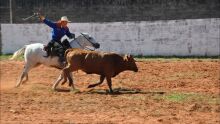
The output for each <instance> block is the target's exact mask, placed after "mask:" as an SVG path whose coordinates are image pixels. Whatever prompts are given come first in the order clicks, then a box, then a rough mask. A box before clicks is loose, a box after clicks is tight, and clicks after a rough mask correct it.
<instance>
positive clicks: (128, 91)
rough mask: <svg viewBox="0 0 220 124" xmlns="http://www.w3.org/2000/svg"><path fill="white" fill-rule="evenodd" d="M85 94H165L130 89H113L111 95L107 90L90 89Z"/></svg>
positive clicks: (162, 92)
mask: <svg viewBox="0 0 220 124" xmlns="http://www.w3.org/2000/svg"><path fill="white" fill-rule="evenodd" d="M84 93H86V94H101V95H122V94H161V95H162V94H165V93H166V92H164V91H145V90H141V89H130V88H115V89H113V93H110V92H109V90H104V89H91V90H89V91H86V92H84Z"/></svg>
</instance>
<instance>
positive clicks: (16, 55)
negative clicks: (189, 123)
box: [10, 45, 26, 60]
mask: <svg viewBox="0 0 220 124" xmlns="http://www.w3.org/2000/svg"><path fill="white" fill-rule="evenodd" d="M25 49H26V45H25V46H24V47H22V48H21V49H19V50H17V51H15V52H14V54H13V56H12V57H11V58H10V60H14V59H16V58H17V57H18V56H21V55H23V54H24V52H25Z"/></svg>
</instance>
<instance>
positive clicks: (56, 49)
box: [44, 40, 71, 61]
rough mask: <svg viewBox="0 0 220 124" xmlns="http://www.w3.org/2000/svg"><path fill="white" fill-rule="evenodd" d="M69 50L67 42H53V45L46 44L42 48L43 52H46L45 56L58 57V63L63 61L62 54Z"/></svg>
mask: <svg viewBox="0 0 220 124" xmlns="http://www.w3.org/2000/svg"><path fill="white" fill-rule="evenodd" d="M69 48H71V46H70V44H69V41H67V40H64V41H63V43H58V42H54V43H53V44H50V45H49V44H48V46H45V47H44V50H45V51H46V52H47V56H46V57H48V56H51V57H53V56H58V57H59V59H60V61H64V60H65V59H64V53H65V51H66V50H67V49H69Z"/></svg>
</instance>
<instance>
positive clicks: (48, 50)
mask: <svg viewBox="0 0 220 124" xmlns="http://www.w3.org/2000/svg"><path fill="white" fill-rule="evenodd" d="M52 46H53V43H52V42H49V43H48V44H47V46H45V47H44V50H45V51H46V52H47V55H46V56H44V57H49V56H50V55H51V48H52Z"/></svg>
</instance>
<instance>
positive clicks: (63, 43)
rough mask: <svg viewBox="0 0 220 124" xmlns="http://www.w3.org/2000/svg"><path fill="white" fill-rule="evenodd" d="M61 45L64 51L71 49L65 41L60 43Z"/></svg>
mask: <svg viewBox="0 0 220 124" xmlns="http://www.w3.org/2000/svg"><path fill="white" fill-rule="evenodd" d="M62 45H63V48H64V50H67V49H69V48H71V45H70V43H69V41H68V40H67V39H65V40H64V41H63V42H62Z"/></svg>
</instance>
